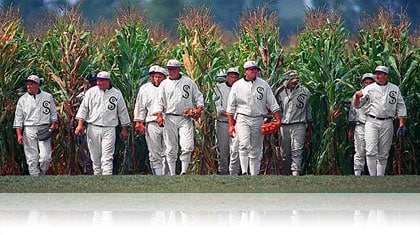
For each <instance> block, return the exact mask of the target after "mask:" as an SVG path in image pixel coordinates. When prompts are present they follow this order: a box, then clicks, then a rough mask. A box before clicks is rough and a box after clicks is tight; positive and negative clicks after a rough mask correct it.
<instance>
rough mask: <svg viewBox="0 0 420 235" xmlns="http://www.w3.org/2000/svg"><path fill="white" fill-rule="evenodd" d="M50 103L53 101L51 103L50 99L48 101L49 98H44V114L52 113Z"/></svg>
mask: <svg viewBox="0 0 420 235" xmlns="http://www.w3.org/2000/svg"><path fill="white" fill-rule="evenodd" d="M50 105H51V103H50V101H48V100H44V101H43V102H42V107H43V108H44V109H43V110H42V113H43V114H50V113H51V109H50Z"/></svg>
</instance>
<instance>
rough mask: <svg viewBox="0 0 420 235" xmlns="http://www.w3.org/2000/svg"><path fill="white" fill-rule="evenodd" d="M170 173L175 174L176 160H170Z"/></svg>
mask: <svg viewBox="0 0 420 235" xmlns="http://www.w3.org/2000/svg"><path fill="white" fill-rule="evenodd" d="M168 167H169V175H175V170H176V168H175V162H168Z"/></svg>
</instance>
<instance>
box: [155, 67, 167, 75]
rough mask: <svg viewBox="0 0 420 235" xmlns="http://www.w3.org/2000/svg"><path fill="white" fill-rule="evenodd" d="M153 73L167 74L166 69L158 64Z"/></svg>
mask: <svg viewBox="0 0 420 235" xmlns="http://www.w3.org/2000/svg"><path fill="white" fill-rule="evenodd" d="M155 73H161V74H163V76H168V71H167V70H166V69H165V68H162V67H160V66H157V68H156V70H155Z"/></svg>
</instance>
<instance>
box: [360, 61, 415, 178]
mask: <svg viewBox="0 0 420 235" xmlns="http://www.w3.org/2000/svg"><path fill="white" fill-rule="evenodd" d="M374 74H375V76H376V80H375V83H372V84H371V85H369V86H367V87H365V88H363V90H361V91H357V92H356V93H355V97H354V100H353V102H354V103H353V105H354V107H355V108H356V109H359V108H361V107H363V106H366V116H367V117H366V122H365V141H366V163H367V166H368V170H369V174H370V175H371V176H383V175H385V169H386V164H387V162H388V156H389V150H390V149H391V145H392V136H393V132H394V125H393V119H394V118H398V119H399V128H398V131H397V135H398V137H405V136H406V134H407V129H406V128H405V124H404V120H405V118H406V117H407V108H406V106H405V102H404V99H403V97H402V95H401V91H400V89H399V88H398V86H396V85H394V84H392V83H390V82H388V67H386V66H377V67H376V68H375V73H374Z"/></svg>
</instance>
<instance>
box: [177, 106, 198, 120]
mask: <svg viewBox="0 0 420 235" xmlns="http://www.w3.org/2000/svg"><path fill="white" fill-rule="evenodd" d="M182 115H184V116H185V117H190V118H192V119H195V120H197V119H198V118H199V117H200V116H201V112H200V111H199V109H192V108H187V109H185V110H184V112H183V113H182Z"/></svg>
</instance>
